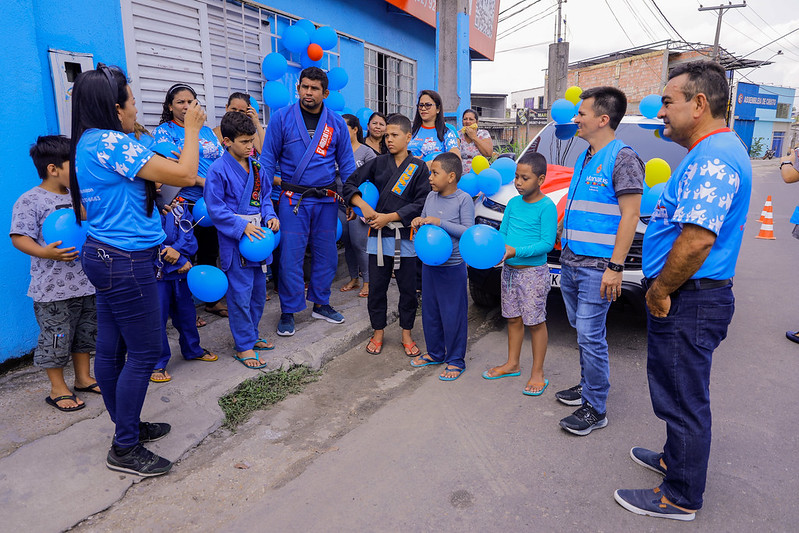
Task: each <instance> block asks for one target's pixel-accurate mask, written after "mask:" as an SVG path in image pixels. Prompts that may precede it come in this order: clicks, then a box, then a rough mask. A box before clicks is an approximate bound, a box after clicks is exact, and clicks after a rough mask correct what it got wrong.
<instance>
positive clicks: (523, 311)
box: [500, 265, 550, 326]
mask: <svg viewBox="0 0 799 533" xmlns="http://www.w3.org/2000/svg"><path fill="white" fill-rule="evenodd" d="M549 289H550V285H549V267H548V266H547V265H541V266H534V267H528V268H511V267H509V266H507V265H503V266H502V287H501V290H500V293H501V295H502V316H503V317H505V318H516V317H517V316H520V317H522V322H524V325H525V326H535V325H536V324H540V323H541V322H544V321H546V319H547V295H548V294H549Z"/></svg>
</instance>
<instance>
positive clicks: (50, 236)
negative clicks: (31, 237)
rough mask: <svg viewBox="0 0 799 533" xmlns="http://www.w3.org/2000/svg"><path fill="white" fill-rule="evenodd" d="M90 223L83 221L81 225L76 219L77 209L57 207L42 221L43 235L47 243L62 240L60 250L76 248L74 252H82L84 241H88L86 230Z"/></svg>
mask: <svg viewBox="0 0 799 533" xmlns="http://www.w3.org/2000/svg"><path fill="white" fill-rule="evenodd" d="M88 230H89V224H88V223H87V222H86V221H83V224H81V225H80V226H79V225H78V223H77V222H76V221H75V211H73V210H72V209H70V208H63V209H56V210H55V211H53V212H52V213H50V214H49V215H47V217H46V218H45V219H44V222H42V237H44V242H46V243H47V244H53V243H54V242H57V241H61V244H59V245H58V249H59V250H63V249H66V248H73V247H74V248H75V249H74V250H72V251H73V252H78V254H80V250H81V248H83V243H84V242H86V232H87V231H88Z"/></svg>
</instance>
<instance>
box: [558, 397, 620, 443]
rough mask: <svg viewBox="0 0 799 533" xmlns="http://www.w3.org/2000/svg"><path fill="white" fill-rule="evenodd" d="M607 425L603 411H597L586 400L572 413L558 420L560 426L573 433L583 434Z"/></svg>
mask: <svg viewBox="0 0 799 533" xmlns="http://www.w3.org/2000/svg"><path fill="white" fill-rule="evenodd" d="M607 425H608V419H607V417H606V416H605V413H602V414H600V413H597V412H596V409H594V406H593V405H591V404H590V403H588V402H586V403H584V404H583V406H582V407H580V408H579V409H577V410H576V411H575V412H574V413H572V414H570V415H569V416H567V417H566V418H564V419H563V420H561V421H560V427H562V428H563V429H565V430H566V431H569V432H571V433H574V434H575V435H580V436H585V435H588V434H589V433H591V432H592V431H594V430H595V429H600V428H603V427H605V426H607Z"/></svg>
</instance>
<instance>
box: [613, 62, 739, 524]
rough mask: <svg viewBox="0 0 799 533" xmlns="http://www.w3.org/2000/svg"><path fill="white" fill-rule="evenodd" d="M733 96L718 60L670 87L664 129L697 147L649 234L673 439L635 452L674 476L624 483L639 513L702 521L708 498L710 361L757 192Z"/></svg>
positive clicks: (664, 395) (662, 407)
mask: <svg viewBox="0 0 799 533" xmlns="http://www.w3.org/2000/svg"><path fill="white" fill-rule="evenodd" d="M728 95H729V87H728V85H727V77H726V74H725V72H724V69H723V68H722V67H721V66H720V65H719V64H718V63H714V62H710V61H694V62H691V63H685V64H683V65H679V66H678V67H676V68H675V69H674V70H672V71H671V73H670V74H669V81H668V83H667V84H666V87H665V89H664V90H663V98H662V101H663V107H661V109H660V112H659V113H658V117H660V118H662V119H663V121H664V123H665V126H666V128H665V131H664V134H665V135H666V136H667V137H668V138H669V139H671V140H672V141H674V142H676V143H677V144H680V145H681V146H684V147H686V148H688V150H689V151H688V154H687V155H686V156H685V158H684V159H683V161H682V162H681V163H680V165H679V166H678V167H677V168H675V169H674V172H673V173H672V175H671V178H670V179H669V181H668V182H667V183H666V188H665V189H664V191H663V193H662V194H661V196H660V200H659V201H658V203H657V205H656V207H655V211H654V213H653V215H652V218H651V219H650V221H649V226H648V227H647V230H646V234H645V236H644V251H643V270H644V275H645V276H646V283H647V285H648V291H647V293H646V303H647V306H648V308H649V315H648V326H649V332H648V345H649V350H648V352H649V355H648V359H647V375H648V378H649V394H650V397H651V399H652V407H653V409H654V411H655V414H656V415H657V417H658V418H660V419H661V420H663V421H664V422H666V444H665V445H664V446H663V451H662V452H654V451H650V450H647V449H645V448H641V447H634V448H633V449H632V450H630V456H631V458H632V460H633V461H635V462H636V463H638V464H640V465H641V466H644V467H646V468H649V469H650V470H654V471H655V472H658V473H659V474H661V475H663V476H664V479H663V483H661V485H660V486H659V487H657V488H655V489H654V490H653V489H640V490H617V491H616V492H615V498H616V501H617V502H618V503H619V504H620V505H621V506H622V507H624V508H625V509H627V510H629V511H632V512H634V513H636V514H642V515H648V516H659V517H663V518H672V519H676V520H693V519H694V517H695V516H696V511H697V510H698V509H699V508H701V507H702V494H703V493H704V491H705V480H706V478H707V464H708V458H709V456H710V440H711V439H710V428H711V419H710V393H709V387H710V365H711V361H712V358H713V351H714V350H715V349H716V347H717V346H718V345H719V343H721V341H722V340H723V339H724V337H725V336H726V335H727V326H728V325H729V323H730V320H732V314H733V310H734V304H735V299H734V298H733V294H732V277H733V276H734V275H735V263H736V261H737V259H738V252H739V250H740V248H741V239H742V238H743V234H744V227H745V224H746V213H747V210H748V209H749V196H750V194H751V192H752V167H751V164H750V162H749V157H748V155H747V150H746V148H745V146H744V145H743V143H742V142H741V140H740V139H739V138H738V136H737V135H736V134H735V133H733V132H732V131H731V130H730V129H729V128H727V127H726V121H725V114H726V111H727V97H728Z"/></svg>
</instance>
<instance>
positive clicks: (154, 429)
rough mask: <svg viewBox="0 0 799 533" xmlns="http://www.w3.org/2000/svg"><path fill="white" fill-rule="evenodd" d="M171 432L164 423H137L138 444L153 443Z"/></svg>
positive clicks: (170, 428)
mask: <svg viewBox="0 0 799 533" xmlns="http://www.w3.org/2000/svg"><path fill="white" fill-rule="evenodd" d="M171 430H172V426H170V425H169V424H167V423H166V422H139V442H155V441H157V440H160V439H163V438H164V437H166V436H167V434H168V433H169V432H170V431H171Z"/></svg>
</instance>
